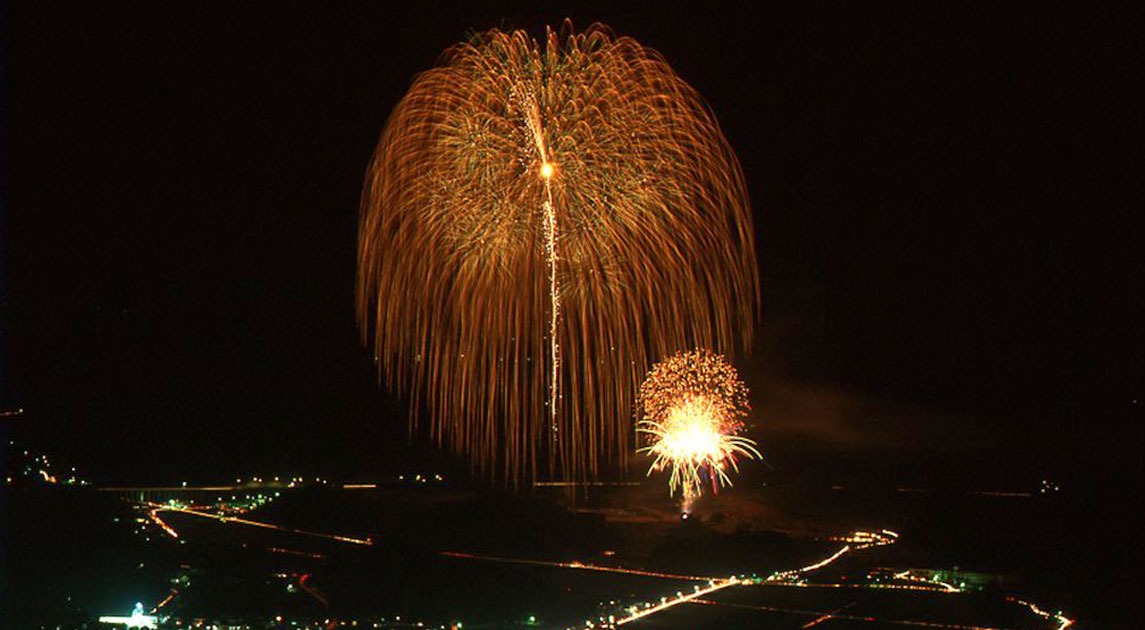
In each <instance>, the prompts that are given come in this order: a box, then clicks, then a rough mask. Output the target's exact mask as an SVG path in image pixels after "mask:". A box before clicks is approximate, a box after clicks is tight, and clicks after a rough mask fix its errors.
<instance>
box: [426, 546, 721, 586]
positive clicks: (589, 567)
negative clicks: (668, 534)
mask: <svg viewBox="0 0 1145 630" xmlns="http://www.w3.org/2000/svg"><path fill="white" fill-rule="evenodd" d="M440 555H443V556H445V557H447V558H462V559H465V560H481V561H484V562H498V563H502V564H526V565H533V566H539V567H554V568H557V569H580V570H582V571H601V572H603V573H622V574H625V575H639V576H643V577H653V578H664V579H666V580H688V581H693V582H708V581H711V580H714V579H716V578H712V577H707V576H699V575H680V574H677V573H660V572H657V571H641V570H640V569H625V568H623V567H609V566H603V565H598V564H584V563H582V562H551V561H547V560H527V559H522V558H502V557H498V556H481V555H477V554H472V553H462V552H459V551H442V552H440Z"/></svg>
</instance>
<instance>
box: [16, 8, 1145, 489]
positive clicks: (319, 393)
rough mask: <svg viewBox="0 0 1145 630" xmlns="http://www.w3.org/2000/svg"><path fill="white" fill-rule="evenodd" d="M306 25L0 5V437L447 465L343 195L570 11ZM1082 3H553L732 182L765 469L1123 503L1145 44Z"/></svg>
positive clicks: (247, 13) (66, 447) (287, 463)
mask: <svg viewBox="0 0 1145 630" xmlns="http://www.w3.org/2000/svg"><path fill="white" fill-rule="evenodd" d="M315 7H316V5H308V6H297V5H291V6H289V7H287V6H280V5H273V4H243V5H209V6H199V5H169V4H165V5H127V4H115V5H101V6H99V7H93V6H88V5H83V4H79V3H74V4H67V3H51V4H32V3H28V4H25V5H19V6H16V5H6V6H5V7H4V8H3V9H2V11H3V22H2V24H3V26H2V28H3V31H2V34H3V38H4V53H3V59H4V60H3V64H4V72H3V76H4V81H5V83H4V85H3V89H4V91H5V95H4V97H3V99H4V100H3V102H4V105H3V107H4V112H5V123H4V134H5V138H4V140H5V148H4V155H3V161H2V162H0V164H2V165H3V167H4V168H5V169H6V171H5V173H4V175H3V177H4V181H5V187H4V199H3V204H4V205H3V207H4V213H3V217H2V223H0V224H2V225H3V227H2V228H0V229H2V230H3V231H2V233H0V237H2V238H0V242H2V243H3V252H4V254H3V258H4V260H3V266H2V267H0V270H2V271H3V273H4V274H6V276H5V277H4V278H3V287H4V288H3V304H2V306H3V313H2V317H3V327H4V336H3V343H4V345H5V357H4V363H3V364H0V367H3V368H4V369H6V372H5V373H3V374H0V379H2V380H3V399H2V401H0V402H2V403H3V405H4V408H16V407H21V408H24V409H25V410H26V412H25V414H24V415H23V416H21V417H19V418H3V419H0V423H2V424H0V427H3V428H4V430H5V431H4V432H5V433H9V432H11V433H19V434H20V436H21V437H22V438H24V437H26V438H27V439H29V440H32V441H34V442H35V445H36V446H38V447H41V448H43V449H45V450H47V451H48V452H49V453H51V454H52V455H53V456H55V457H57V458H60V459H66V460H68V461H70V462H73V463H74V465H76V466H78V467H81V469H83V470H84V471H85V472H87V473H88V474H89V476H92V477H96V478H118V479H140V480H143V479H148V478H156V479H159V478H161V479H172V478H175V477H178V476H191V477H195V476H198V477H203V476H207V475H213V474H216V473H220V474H222V475H231V474H255V473H262V474H265V473H267V472H271V471H270V470H268V469H273V470H281V471H282V472H291V471H294V470H297V471H298V472H307V473H317V474H331V472H328V471H335V472H340V473H342V474H347V475H354V474H369V473H371V472H374V471H377V470H380V469H384V467H385V466H412V465H416V464H418V463H419V462H421V461H429V462H432V463H433V464H434V465H445V464H446V463H448V462H449V458H448V457H446V456H445V455H443V454H440V453H437V452H436V451H435V450H434V449H433V448H432V446H431V445H428V444H425V443H421V442H417V443H416V444H415V445H414V447H413V448H410V447H409V446H408V441H407V439H406V411H405V406H404V402H403V400H402V399H401V398H400V397H398V396H395V395H391V394H388V393H387V392H386V391H385V389H384V388H383V387H379V386H378V384H377V375H376V373H375V372H374V367H373V365H372V363H371V361H370V359H369V353H368V351H367V350H366V349H365V348H363V347H362V346H361V344H360V343H359V340H358V333H357V330H356V327H355V326H356V325H355V322H354V310H353V281H354V273H355V239H356V230H357V221H358V197H359V194H360V190H361V184H362V176H363V173H364V171H365V167H366V163H367V161H368V159H369V157H370V154H371V153H372V151H373V149H374V145H375V143H376V142H377V138H378V135H379V134H380V132H381V130H382V127H383V126H384V124H385V121H386V118H387V116H388V114H389V111H390V110H391V109H392V108H393V107H394V105H396V104H397V102H398V100H399V99H400V98H401V96H402V95H403V94H404V92H405V90H406V89H407V88H408V86H409V82H410V80H411V78H412V77H413V76H414V75H415V74H416V73H417V72H419V71H422V70H425V69H427V68H429V67H431V66H432V64H433V63H434V62H435V60H436V58H437V56H438V55H439V54H440V53H441V51H443V50H445V49H446V48H447V47H448V46H450V45H452V44H453V43H455V42H457V41H460V40H461V39H463V38H464V37H465V36H466V34H467V33H472V32H475V31H481V30H485V29H487V28H492V27H495V26H500V27H502V28H506V29H510V28H512V29H515V28H524V29H526V30H528V31H529V32H530V33H531V34H533V35H535V36H536V35H539V34H540V33H541V32H542V28H543V25H545V24H550V25H557V24H559V22H560V20H561V19H562V18H564V17H565V16H566V15H567V12H566V11H563V10H560V9H546V10H542V11H535V10H532V9H520V8H517V9H507V8H501V9H477V8H469V9H465V10H461V11H445V10H439V11H435V10H433V9H432V8H426V9H418V10H414V9H391V8H388V7H385V6H383V5H381V4H369V5H356V6H355V7H354V10H353V11H351V10H349V9H346V8H345V7H340V8H338V9H330V10H327V11H319V10H317V9H316V8H315ZM1104 11H1105V13H1095V12H1092V11H1090V10H1087V9H1086V8H1085V7H1076V8H1069V9H1055V10H1043V11H1040V12H1036V13H1028V12H1022V11H1019V10H1007V9H978V10H976V11H971V10H970V9H964V10H962V11H959V10H955V9H949V10H944V11H938V10H932V11H929V12H928V11H923V10H922V9H919V8H915V7H912V6H910V5H905V4H904V5H901V6H897V7H878V8H868V7H862V6H845V7H839V6H836V7H832V8H831V9H830V10H826V9H824V10H821V11H817V10H813V9H810V8H795V9H791V8H787V9H775V8H772V9H765V8H742V7H741V8H737V9H730V8H727V9H711V10H705V11H704V12H703V13H702V14H699V15H695V14H685V13H678V14H677V13H671V12H669V11H668V10H667V9H666V8H664V7H653V6H644V7H628V6H625V7H620V8H617V7H608V6H607V4H605V3H602V4H600V5H599V6H588V5H579V6H578V7H577V9H576V11H573V12H571V13H572V14H571V16H570V17H572V18H573V21H574V23H575V24H576V26H577V27H578V29H580V28H584V27H587V26H588V25H589V24H590V23H592V22H595V21H600V22H603V23H605V24H607V25H609V26H611V27H612V29H613V30H614V32H616V33H617V34H618V35H624V36H631V37H633V38H635V39H636V40H638V41H640V42H641V43H642V44H645V45H647V46H650V47H652V48H654V49H656V50H658V51H659V52H660V53H661V54H663V55H664V56H665V57H666V59H667V60H668V62H669V63H670V64H671V65H672V67H673V68H674V69H675V70H676V72H677V73H678V74H679V75H680V76H682V77H683V78H684V80H686V81H687V82H688V83H690V84H691V85H692V86H693V87H695V88H696V89H697V90H698V91H699V92H700V94H701V95H703V97H704V98H705V99H706V100H707V102H708V103H709V104H710V106H711V108H712V110H713V111H714V113H715V115H716V117H717V118H718V119H719V121H720V124H721V126H722V127H723V129H724V132H725V134H726V135H727V137H728V139H729V141H730V143H731V145H732V147H733V148H734V149H735V151H736V153H737V155H738V157H739V159H740V162H741V164H742V166H743V169H744V172H745V176H746V179H747V183H748V186H749V190H750V194H751V197H752V201H753V210H754V213H755V228H756V239H757V248H758V257H759V261H760V268H761V269H760V270H761V276H762V297H763V311H762V317H761V320H762V321H761V324H760V326H759V327H758V328H757V342H756V344H755V351H754V353H753V354H752V356H751V357H742V356H740V357H735V359H734V362H735V363H736V365H737V366H738V367H739V368H740V369H741V371H742V372H743V373H744V374H745V378H746V380H747V381H748V384H749V386H750V387H751V388H752V399H753V404H754V406H755V408H756V410H757V411H756V415H755V416H754V417H753V423H754V424H755V425H757V427H756V428H755V429H753V431H754V435H756V436H757V437H759V438H760V440H761V442H762V444H763V447H764V449H765V454H766V453H767V452H768V451H769V450H771V449H772V446H771V445H774V449H775V453H774V456H775V457H777V458H778V460H779V461H781V462H782V461H785V457H801V456H804V455H806V454H808V453H810V454H812V455H814V457H818V458H823V457H826V456H827V455H829V454H832V453H845V454H848V455H854V454H864V453H865V454H869V457H870V458H872V459H880V458H881V459H894V458H895V457H896V456H897V455H896V452H898V453H899V455H901V456H902V457H903V458H904V460H907V461H910V462H913V461H915V459H925V458H926V457H927V456H928V455H935V454H937V455H941V456H943V457H965V458H968V459H969V460H971V461H978V462H982V463H991V462H993V465H995V466H998V469H999V470H1002V469H1003V468H1004V467H1005V466H1007V465H1016V464H1018V463H1021V464H1031V465H1038V464H1040V465H1042V466H1045V467H1048V468H1051V469H1054V468H1056V469H1059V470H1060V469H1066V468H1077V469H1083V470H1088V471H1091V472H1094V474H1103V475H1104V474H1115V475H1119V476H1124V477H1126V478H1128V479H1129V480H1131V481H1133V482H1134V483H1136V484H1140V482H1141V477H1142V474H1143V472H1145V471H1143V470H1142V466H1141V454H1142V439H1141V438H1142V429H1141V426H1142V425H1141V420H1142V413H1141V405H1140V399H1141V397H1142V394H1143V393H1145V392H1143V390H1142V377H1143V370H1142V359H1141V357H1142V352H1141V350H1142V348H1143V347H1145V344H1143V343H1142V335H1141V326H1140V321H1142V319H1143V316H1145V309H1143V308H1142V306H1143V305H1145V299H1143V295H1142V285H1141V282H1140V271H1141V269H1142V266H1141V262H1142V260H1141V257H1142V254H1141V252H1142V247H1141V246H1142V238H1141V236H1142V233H1141V232H1142V229H1141V226H1142V223H1141V220H1140V218H1139V215H1140V212H1141V208H1142V207H1143V204H1142V194H1141V192H1142V191H1141V181H1140V177H1139V175H1138V172H1137V170H1138V169H1137V168H1135V167H1136V166H1137V164H1138V162H1139V160H1135V159H1134V158H1135V157H1139V156H1138V155H1137V153H1138V152H1137V151H1135V146H1131V145H1133V142H1132V141H1133V140H1134V139H1135V138H1136V136H1137V135H1139V126H1140V124H1139V123H1138V122H1136V121H1137V117H1136V116H1135V115H1134V113H1135V112H1134V111H1131V103H1132V101H1131V99H1130V97H1129V95H1130V92H1131V89H1130V83H1131V78H1132V77H1133V76H1134V73H1133V72H1132V60H1133V59H1134V57H1133V55H1132V54H1131V52H1132V51H1133V49H1134V46H1133V44H1134V38H1133V35H1134V25H1135V24H1136V23H1135V22H1134V21H1133V20H1131V19H1129V18H1128V16H1126V15H1120V14H1118V13H1117V12H1116V11H1115V10H1113V9H1104ZM783 447H787V448H789V449H790V451H789V453H788V454H786V455H785V454H784V453H783V450H782V449H783ZM1001 458H1005V459H1006V461H1000V460H1001ZM809 461H810V460H809ZM240 462H241V463H240ZM235 467H239V468H241V470H232V469H233V468H235ZM117 476H118V477H117Z"/></svg>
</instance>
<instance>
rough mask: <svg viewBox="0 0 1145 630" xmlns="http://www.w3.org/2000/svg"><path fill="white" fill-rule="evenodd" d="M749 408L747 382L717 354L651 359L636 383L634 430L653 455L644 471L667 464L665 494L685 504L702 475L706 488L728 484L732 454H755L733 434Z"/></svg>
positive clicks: (697, 489)
mask: <svg viewBox="0 0 1145 630" xmlns="http://www.w3.org/2000/svg"><path fill="white" fill-rule="evenodd" d="M749 409H750V406H749V404H748V399H747V386H745V385H744V384H743V381H742V380H740V378H739V375H738V374H736V371H735V368H733V367H732V366H731V365H729V364H728V363H727V361H725V360H724V358H723V357H722V356H719V355H717V354H714V353H712V352H710V351H708V350H694V351H692V352H686V353H680V354H676V355H674V356H672V357H670V358H669V359H667V360H665V361H662V362H660V363H657V364H656V366H655V367H654V368H653V369H652V371H651V372H650V373H649V374H648V377H647V378H646V379H645V380H644V384H643V385H641V386H640V396H639V400H638V406H637V414H638V416H639V418H640V420H639V421H638V423H637V431H638V432H639V433H642V434H644V437H645V442H646V444H647V446H645V447H644V448H642V449H640V451H641V452H645V453H649V454H651V455H652V456H653V461H652V465H651V466H650V467H649V468H648V474H652V473H653V472H656V471H661V470H664V469H666V468H670V469H671V471H672V474H671V476H670V477H669V480H668V488H669V492H670V493H672V494H673V495H674V494H675V493H676V491H677V490H680V492H681V494H683V496H684V501H685V504H687V503H688V502H689V501H690V500H691V499H693V498H695V497H698V496H699V495H700V493H701V491H702V490H703V480H704V478H705V477H707V478H708V479H709V480H710V482H711V486H712V492H716V491H718V490H719V487H720V486H722V485H727V486H730V485H731V478H730V477H729V476H728V473H729V472H730V471H738V470H739V468H738V465H737V464H736V459H737V458H738V457H747V458H749V459H750V458H758V457H759V456H760V455H759V451H758V450H756V448H755V442H753V441H751V440H750V439H748V438H745V437H740V436H739V435H738V434H739V433H740V432H741V431H742V430H743V418H745V417H746V416H747V413H748V411H749Z"/></svg>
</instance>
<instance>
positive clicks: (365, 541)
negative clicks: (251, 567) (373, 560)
mask: <svg viewBox="0 0 1145 630" xmlns="http://www.w3.org/2000/svg"><path fill="white" fill-rule="evenodd" d="M145 505H147V506H149V507H151V508H153V509H152V510H151V517H152V520H154V521H156V522H157V523H159V525H160V526H161V527H163V529H164V531H166V532H167V533H168V534H169V535H171V536H172V537H175V538H178V537H179V534H178V532H176V531H175V530H174V529H173V528H171V527H170V526H169V525H167V524H166V523H165V522H164V521H162V520H161V519H160V518H159V516H158V513H159V512H177V513H179V514H190V515H192V516H198V517H201V518H209V519H213V520H216V521H219V522H222V523H233V524H236V525H247V526H249V527H261V528H263V529H272V530H275V531H280V532H287V533H290V534H298V535H300V536H311V537H314V538H325V539H327V540H336V541H338V542H343V543H349V544H352V545H364V546H370V545H373V544H374V541H373V540H371V539H369V538H354V537H352V536H342V535H340V534H328V533H325V532H311V531H306V530H304V529H294V528H291V527H283V526H281V525H275V524H273V523H263V522H261V521H255V520H251V519H248V518H242V517H239V516H227V515H224V514H212V513H210V512H206V511H203V510H200V509H194V508H185V507H178V506H172V505H163V504H160V503H147V504H145Z"/></svg>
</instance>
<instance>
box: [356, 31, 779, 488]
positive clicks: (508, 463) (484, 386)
mask: <svg viewBox="0 0 1145 630" xmlns="http://www.w3.org/2000/svg"><path fill="white" fill-rule="evenodd" d="M538 175H539V176H538ZM758 284H759V280H758V273H757V271H756V264H755V252H754V245H753V235H752V228H751V217H750V211H749V206H748V200H747V191H746V187H745V185H744V182H743V175H742V172H741V171H740V167H739V163H738V161H737V160H736V157H735V155H734V153H733V152H732V150H731V148H730V147H729V146H728V143H727V140H726V139H725V138H724V137H723V134H722V133H721V131H720V128H719V125H718V123H717V122H716V120H715V118H714V117H713V115H712V114H711V112H710V111H709V110H708V108H707V106H706V105H705V104H704V102H703V100H702V99H701V98H700V96H699V95H698V94H697V93H696V92H695V91H694V90H693V89H692V88H691V87H690V86H688V85H687V84H686V83H685V82H684V81H683V80H682V79H680V78H679V77H678V76H677V75H676V74H675V73H674V72H673V71H672V69H671V68H670V67H669V66H668V64H667V63H666V62H665V61H664V59H663V58H662V57H661V56H660V55H659V54H658V53H656V52H654V51H652V50H649V49H647V48H644V47H643V46H641V45H640V44H638V43H637V42H636V41H634V40H632V39H630V38H627V37H619V38H618V37H614V36H613V35H612V34H611V33H610V32H609V31H608V30H607V29H606V28H604V27H602V26H593V27H591V28H589V29H588V30H587V31H585V32H583V33H574V32H573V31H572V27H571V25H569V24H567V23H566V24H565V26H564V27H562V28H561V29H560V30H559V31H558V30H552V29H549V30H547V31H546V34H545V37H544V38H543V39H542V40H541V41H540V42H538V41H537V40H534V39H533V38H531V37H529V36H528V35H526V34H525V33H524V32H521V31H515V32H510V33H506V32H502V31H497V30H493V31H489V32H486V33H483V34H481V35H478V36H476V37H474V38H473V39H471V40H470V41H468V42H465V43H462V44H459V45H457V46H454V47H453V48H451V49H450V50H448V51H447V52H446V53H445V55H444V56H443V57H442V60H441V62H440V64H439V65H438V67H436V68H433V69H431V70H429V71H427V72H424V73H422V74H421V75H419V76H418V77H417V78H416V79H415V80H414V82H413V85H412V86H411V88H410V90H409V92H408V93H407V94H406V96H405V97H404V98H403V99H402V101H401V102H400V103H399V104H398V105H397V107H396V108H395V109H394V111H393V113H392V114H391V116H390V119H389V121H388V122H387V124H386V128H385V130H384V131H383V133H382V136H381V139H380V140H379V143H378V147H377V150H376V151H375V154H374V157H373V159H372V160H371V163H370V166H369V169H368V172H367V177H366V182H365V186H364V189H363V194H362V204H361V214H360V222H359V233H358V278H357V290H356V291H357V309H358V321H359V323H360V325H361V329H362V334H363V339H364V340H366V339H368V338H370V337H372V345H373V350H374V356H375V359H376V361H377V364H378V369H379V371H380V373H381V374H382V375H384V376H385V379H386V382H387V384H388V385H389V386H390V387H391V389H395V390H397V391H400V392H403V393H407V394H409V395H410V397H411V405H410V407H411V431H417V430H418V424H417V423H418V418H419V416H420V414H421V413H422V410H423V409H424V412H425V417H426V419H427V421H428V422H427V424H428V432H429V434H430V435H431V436H432V437H433V439H435V440H436V441H437V442H438V443H439V444H443V445H445V446H448V447H449V448H451V449H452V450H454V451H456V452H459V453H462V454H465V455H467V456H468V457H469V458H470V461H471V463H472V465H473V467H474V468H475V469H477V470H479V471H483V472H485V473H486V474H489V475H490V476H499V477H500V478H501V479H502V480H503V481H504V482H506V483H509V484H511V485H517V484H519V483H521V482H522V481H525V480H530V479H536V478H537V477H538V476H539V475H540V473H539V470H542V469H544V468H546V466H547V469H548V475H549V476H551V477H554V478H556V477H560V478H563V479H569V480H584V479H591V478H593V477H595V476H596V474H597V472H598V469H599V467H600V466H601V465H605V464H608V463H616V464H620V465H621V466H623V465H624V464H625V460H626V458H627V457H628V455H629V453H630V451H631V446H630V445H631V439H632V427H631V424H629V422H628V419H629V417H630V416H629V414H630V413H631V409H632V405H633V402H634V399H635V393H636V389H637V386H638V384H639V379H640V377H641V376H642V375H643V374H644V373H645V372H646V371H647V369H648V368H649V366H651V364H652V361H653V360H654V359H656V358H659V357H663V356H668V355H670V354H672V353H673V352H676V351H679V350H680V349H682V348H690V347H696V346H703V347H710V348H713V349H714V350H716V351H719V352H730V351H732V350H733V349H734V348H735V347H736V346H737V343H738V344H742V345H741V346H740V347H742V348H743V349H747V348H749V347H750V343H751V336H752V327H753V325H754V321H755V313H756V305H757V303H758ZM554 436H560V439H559V440H554V439H546V438H552V437H554ZM546 443H547V447H546Z"/></svg>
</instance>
